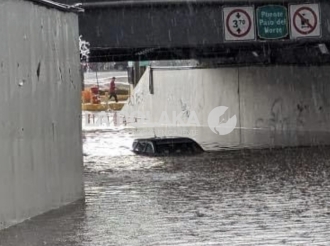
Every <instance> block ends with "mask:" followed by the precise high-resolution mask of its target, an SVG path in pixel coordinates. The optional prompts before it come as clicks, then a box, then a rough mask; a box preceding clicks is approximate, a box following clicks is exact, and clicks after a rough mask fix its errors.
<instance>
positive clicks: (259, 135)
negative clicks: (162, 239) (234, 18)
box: [122, 66, 330, 148]
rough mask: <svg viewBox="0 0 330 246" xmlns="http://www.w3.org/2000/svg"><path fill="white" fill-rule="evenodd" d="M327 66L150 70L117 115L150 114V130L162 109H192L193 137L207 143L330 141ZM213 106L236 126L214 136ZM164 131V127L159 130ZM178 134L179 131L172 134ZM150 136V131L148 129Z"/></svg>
mask: <svg viewBox="0 0 330 246" xmlns="http://www.w3.org/2000/svg"><path fill="white" fill-rule="evenodd" d="M329 78H330V67H329V66H319V67H298V66H272V67H258V66H255V67H231V68H230V67H229V68H214V69H198V68H195V69H178V68H175V69H153V71H152V77H151V73H150V69H149V70H148V71H147V72H146V73H145V74H144V76H143V77H142V78H141V80H140V82H139V84H138V85H137V87H136V88H135V90H134V93H133V94H132V96H131V98H130V99H129V100H128V101H129V102H128V103H127V105H125V106H124V108H123V110H122V114H124V115H130V114H132V113H133V112H149V113H150V114H149V115H148V117H149V120H150V121H151V122H157V123H158V124H156V125H155V127H153V128H155V129H157V128H166V127H174V128H176V129H181V128H182V129H185V128H187V127H186V126H185V125H182V124H181V123H177V124H176V125H175V126H174V125H172V126H166V125H163V124H161V122H159V119H160V118H161V116H162V113H163V112H164V111H165V112H167V113H168V114H169V115H171V114H172V112H179V113H182V115H183V117H184V115H186V116H187V115H189V114H192V112H195V113H196V115H197V117H198V119H199V123H200V125H199V126H198V127H197V128H196V127H195V128H196V130H197V135H196V136H195V137H194V138H195V139H196V140H197V141H199V142H200V143H202V144H204V146H206V147H207V145H208V144H209V143H212V144H213V146H214V144H215V145H216V146H217V147H220V148H221V147H233V148H245V147H249V148H256V147H261V148H265V147H276V146H306V145H317V144H329V143H330V135H329V132H330V131H329V130H330V127H329V126H330V125H329V123H330V118H329V117H330V100H329V99H328V95H329V92H330V85H329V83H328V81H329ZM218 106H226V107H228V112H227V113H228V115H230V116H233V115H236V116H237V124H236V128H235V130H234V131H233V132H231V133H230V134H228V135H217V134H216V133H214V132H212V131H211V130H210V128H209V126H208V121H207V119H208V115H209V113H210V112H211V110H212V109H213V108H215V107H218ZM163 132H164V135H166V131H163ZM175 133H176V135H182V134H180V130H179V131H176V132H175ZM151 135H152V131H151Z"/></svg>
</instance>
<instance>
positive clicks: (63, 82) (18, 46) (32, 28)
mask: <svg viewBox="0 0 330 246" xmlns="http://www.w3.org/2000/svg"><path fill="white" fill-rule="evenodd" d="M0 5H1V8H0V23H1V25H0V39H1V42H0V77H1V96H0V104H1V107H0V160H1V164H0V229H3V228H6V227H9V226H11V225H14V224H16V223H19V222H21V221H23V220H25V219H27V218H30V217H33V216H35V215H38V214H41V213H44V212H46V211H49V210H51V209H55V208H58V207H60V206H62V205H65V204H68V203H71V202H74V201H76V200H78V199H81V198H83V196H84V189H83V159H82V139H81V84H82V83H81V82H82V77H81V74H80V59H79V53H80V52H79V46H78V40H79V33H78V16H77V15H76V14H74V13H69V12H64V11H61V10H59V9H52V8H50V6H48V7H47V8H46V7H44V6H41V5H36V4H35V3H32V2H30V1H23V0H10V1H9V0H5V1H2V2H1V4H0Z"/></svg>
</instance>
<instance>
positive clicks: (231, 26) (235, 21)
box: [223, 7, 255, 41]
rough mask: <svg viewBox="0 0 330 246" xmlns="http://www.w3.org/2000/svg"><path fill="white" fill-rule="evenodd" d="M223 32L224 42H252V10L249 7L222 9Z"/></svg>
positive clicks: (253, 35) (253, 37)
mask: <svg viewBox="0 0 330 246" xmlns="http://www.w3.org/2000/svg"><path fill="white" fill-rule="evenodd" d="M223 15H224V20H223V21H224V30H225V40H226V41H231V40H233V41H235V40H237V41H240V40H254V39H255V30H254V29H255V24H254V9H253V8H251V7H240V8H238V7H232V8H224V9H223Z"/></svg>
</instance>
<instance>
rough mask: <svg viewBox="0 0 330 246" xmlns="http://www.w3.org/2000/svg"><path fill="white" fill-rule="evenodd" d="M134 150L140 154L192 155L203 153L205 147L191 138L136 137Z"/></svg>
mask: <svg viewBox="0 0 330 246" xmlns="http://www.w3.org/2000/svg"><path fill="white" fill-rule="evenodd" d="M132 150H133V152H134V153H136V154H139V155H148V156H164V155H192V154H200V153H203V152H204V150H203V148H202V147H201V146H200V145H199V144H198V143H196V142H195V141H194V140H192V139H190V138H184V137H172V138H168V137H163V138H157V137H155V138H145V139H135V140H134V142H133V146H132Z"/></svg>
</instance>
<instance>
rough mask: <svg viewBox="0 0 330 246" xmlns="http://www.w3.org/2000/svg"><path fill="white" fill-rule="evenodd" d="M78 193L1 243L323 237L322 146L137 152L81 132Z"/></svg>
mask: <svg viewBox="0 0 330 246" xmlns="http://www.w3.org/2000/svg"><path fill="white" fill-rule="evenodd" d="M84 136H85V138H84V153H85V192H86V198H85V201H81V202H77V203H76V204H72V205H70V206H67V207H65V208H62V209H59V210H54V211H52V212H50V213H47V214H45V215H42V216H39V217H36V218H33V219H31V220H29V221H26V222H24V223H22V224H19V225H17V226H14V227H11V228H9V229H7V230H4V231H2V232H0V245H1V246H9V245H10V246H39V245H52V246H53V245H54V246H55V245H68V246H78V245H79V246H82V245H84V246H85V245H86V246H87V245H88V246H101V245H102V246H103V245H107V246H108V245H114V246H117V245H118V246H121V245H125V246H135V245H154V246H156V245H180V246H183V245H185V246H186V245H187V246H188V245H189V246H190V245H191V246H197V245H267V246H269V245H329V241H330V228H329V227H330V199H329V195H330V194H329V193H330V189H329V188H330V182H329V175H330V162H329V159H330V151H329V148H328V147H322V148H321V147H314V148H296V149H292V148H291V149H290V148H288V149H280V150H240V151H222V152H218V151H215V152H210V153H204V154H202V155H199V156H195V157H165V158H152V157H140V156H136V155H134V154H133V153H132V152H131V151H130V146H131V143H132V141H133V138H132V134H131V133H130V132H129V131H127V130H125V129H119V128H117V129H110V130H109V129H108V130H97V131H87V132H85V133H84Z"/></svg>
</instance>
